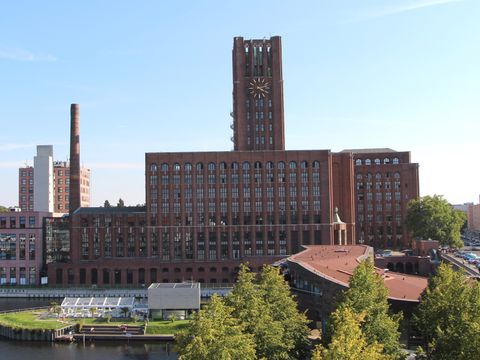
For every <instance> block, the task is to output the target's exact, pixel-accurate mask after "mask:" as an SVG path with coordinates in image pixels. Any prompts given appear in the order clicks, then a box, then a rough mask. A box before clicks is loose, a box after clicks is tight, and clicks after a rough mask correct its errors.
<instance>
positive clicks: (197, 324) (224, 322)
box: [176, 295, 256, 360]
mask: <svg viewBox="0 0 480 360" xmlns="http://www.w3.org/2000/svg"><path fill="white" fill-rule="evenodd" d="M176 344H177V346H176V347H177V350H178V352H179V354H180V356H179V360H204V359H212V360H217V359H218V360H228V359H230V360H243V359H244V360H250V359H252V360H253V359H256V356H255V343H254V340H253V335H251V334H248V333H244V331H243V326H242V325H241V324H240V322H239V321H238V320H237V319H235V318H234V317H233V316H232V309H231V308H230V307H228V306H226V305H225V304H224V302H223V301H222V300H221V299H220V298H219V297H218V296H216V295H214V296H213V297H212V299H211V301H210V303H209V304H208V305H207V306H205V307H204V308H203V309H202V310H200V311H199V312H198V313H197V314H195V315H194V317H193V321H192V323H191V325H190V326H189V327H188V329H187V330H186V331H185V332H183V333H180V334H179V335H178V336H177V338H176Z"/></svg>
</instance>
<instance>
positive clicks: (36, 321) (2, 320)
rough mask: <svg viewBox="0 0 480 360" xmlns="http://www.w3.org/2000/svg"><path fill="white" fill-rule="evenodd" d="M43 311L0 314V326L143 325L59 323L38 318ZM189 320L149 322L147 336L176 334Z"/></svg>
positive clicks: (124, 321)
mask: <svg viewBox="0 0 480 360" xmlns="http://www.w3.org/2000/svg"><path fill="white" fill-rule="evenodd" d="M45 313H46V311H45V310H43V311H42V310H33V311H18V312H12V313H6V314H0V324H1V325H4V326H9V327H12V328H23V329H46V330H52V329H60V328H63V327H65V326H67V325H69V324H71V325H73V324H76V323H77V324H78V323H80V324H82V325H83V326H88V325H95V324H104V325H110V324H111V325H120V324H129V325H137V326H141V325H144V322H143V321H140V322H139V321H134V320H133V319H128V318H112V319H110V321H109V322H107V319H106V318H83V319H79V318H76V319H68V318H66V321H65V322H60V321H58V320H57V319H52V318H47V319H41V318H40V316H41V315H43V314H45ZM189 323H190V320H177V321H173V322H172V321H169V320H165V321H150V322H149V323H148V326H147V334H176V333H178V332H179V331H181V330H183V329H185V328H186V327H187V326H188V324H189Z"/></svg>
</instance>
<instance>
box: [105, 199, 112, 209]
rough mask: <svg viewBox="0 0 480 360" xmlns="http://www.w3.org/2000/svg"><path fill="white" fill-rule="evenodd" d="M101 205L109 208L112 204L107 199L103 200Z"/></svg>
mask: <svg viewBox="0 0 480 360" xmlns="http://www.w3.org/2000/svg"><path fill="white" fill-rule="evenodd" d="M103 206H104V207H106V208H111V207H112V205H110V201H108V200H105V202H104V203H103Z"/></svg>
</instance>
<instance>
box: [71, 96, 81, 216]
mask: <svg viewBox="0 0 480 360" xmlns="http://www.w3.org/2000/svg"><path fill="white" fill-rule="evenodd" d="M80 196H81V193H80V106H79V105H78V104H72V105H71V106H70V199H69V203H70V205H69V209H70V215H71V214H73V212H74V211H75V210H77V209H78V208H79V207H80V203H81V202H80V200H81V199H80Z"/></svg>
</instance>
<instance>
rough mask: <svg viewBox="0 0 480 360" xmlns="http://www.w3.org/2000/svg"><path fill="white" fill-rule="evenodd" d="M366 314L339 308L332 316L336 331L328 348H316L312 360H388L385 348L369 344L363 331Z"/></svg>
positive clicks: (347, 308) (342, 307)
mask: <svg viewBox="0 0 480 360" xmlns="http://www.w3.org/2000/svg"><path fill="white" fill-rule="evenodd" d="M364 318H365V314H364V313H362V314H357V313H356V312H355V311H354V310H353V309H352V308H350V307H349V306H339V307H338V308H337V310H336V311H335V312H334V313H333V314H332V317H331V323H332V328H333V329H334V331H333V334H332V341H331V342H330V344H329V346H328V348H324V347H323V346H322V345H319V346H317V347H316V348H315V351H314V353H313V356H312V360H387V359H391V358H392V357H391V356H390V355H386V354H384V353H383V346H382V345H381V344H378V343H376V342H374V343H369V342H368V341H367V338H366V336H365V334H364V333H363V331H362V323H363V321H364Z"/></svg>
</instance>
